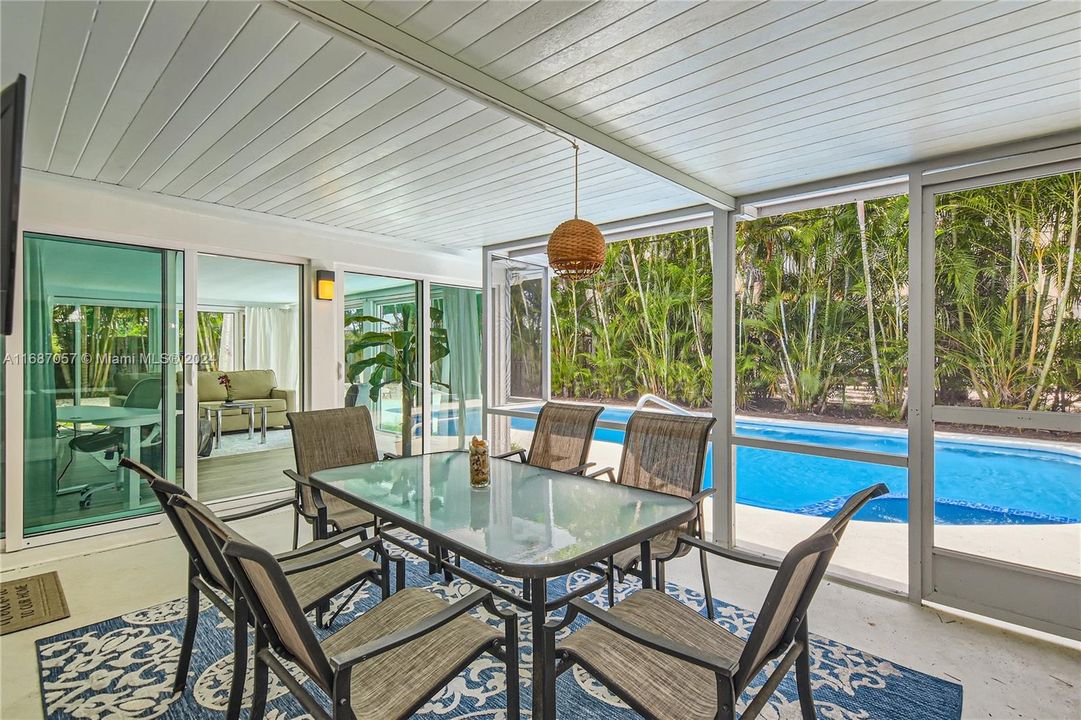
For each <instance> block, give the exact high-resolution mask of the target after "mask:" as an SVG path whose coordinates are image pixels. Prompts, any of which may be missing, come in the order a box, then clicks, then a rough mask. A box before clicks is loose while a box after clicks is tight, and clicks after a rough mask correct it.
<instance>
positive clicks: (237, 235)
mask: <svg viewBox="0 0 1081 720" xmlns="http://www.w3.org/2000/svg"><path fill="white" fill-rule="evenodd" d="M19 225H20V231H21V232H46V233H53V234H58V235H68V236H71V237H80V238H87V239H91V240H110V241H116V242H130V243H145V244H151V245H164V246H168V247H176V248H180V249H184V248H187V249H194V250H198V251H207V252H215V253H221V254H231V255H245V256H250V257H255V258H264V259H282V260H300V261H306V262H309V263H310V264H311V267H312V270H313V272H314V270H318V269H333V268H334V266H335V264H338V265H339V266H341V265H349V266H354V267H355V268H356V269H358V270H362V271H364V272H370V273H374V274H389V275H401V276H405V277H411V278H420V277H424V278H430V279H432V280H434V281H437V282H446V283H452V284H458V285H476V286H479V285H480V279H481V258H480V253H479V252H476V253H466V254H452V253H446V252H441V251H440V250H438V249H437V248H430V247H426V246H422V245H420V244H417V243H410V242H408V241H399V240H392V239H389V238H381V237H376V236H371V235H366V234H362V233H355V232H346V231H341V230H338V229H336V228H331V227H326V226H321V225H317V224H315V223H308V222H303V221H296V220H290V219H286V218H277V217H274V216H270V215H265V214H262V213H255V212H249V211H244V210H235V209H232V208H226V207H222V206H219V205H214V204H211V203H203V202H196V201H189V200H180V199H176V198H170V197H167V196H163V195H156V194H151V193H144V192H139V191H134V190H128V189H126V188H120V187H115V186H111V185H105V184H102V183H97V182H91V181H86V180H75V179H71V178H67V177H61V176H56V175H50V174H48V173H42V172H37V171H33V170H24V171H23V183H22V188H21V200H20V212H19ZM311 285H312V283H311V282H308V286H309V290H308V291H309V292H312V290H311ZM341 287H342V279H341V278H340V277H339V282H338V288H339V292H340V290H341ZM20 306H21V301H19V302H18V303H17V307H20ZM338 313H339V305H338V303H334V302H324V301H319V300H312V302H311V315H310V317H309V318H308V327H309V328H310V337H311V350H310V355H309V359H308V364H309V368H310V371H311V372H310V376H311V386H310V392H309V403H310V407H311V408H324V407H333V406H335V405H337V404H339V403H340V401H341V398H340V397H339V395H340V394H341V381H340V380H338V379H337V371H338V361H339V357H338V355H339V338H338V335H339V333H340V332H341V319H340V318H339V316H338Z"/></svg>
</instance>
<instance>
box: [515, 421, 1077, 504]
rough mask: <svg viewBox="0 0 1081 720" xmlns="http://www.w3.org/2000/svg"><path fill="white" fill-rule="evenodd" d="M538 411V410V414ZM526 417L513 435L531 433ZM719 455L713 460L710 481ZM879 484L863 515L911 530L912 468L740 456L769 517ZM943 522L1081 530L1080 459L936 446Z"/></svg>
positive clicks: (1011, 445)
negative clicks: (883, 491) (881, 490)
mask: <svg viewBox="0 0 1081 720" xmlns="http://www.w3.org/2000/svg"><path fill="white" fill-rule="evenodd" d="M531 410H534V411H535V410H539V408H531ZM631 412H632V411H631V410H630V409H629V408H606V409H605V411H604V412H603V413H602V414H601V419H602V420H609V421H613V422H626V420H627V418H629V417H630V414H631ZM533 426H534V423H533V421H532V420H529V419H527V418H513V419H512V421H511V427H512V428H514V429H517V430H532V429H533ZM736 432H737V434H739V435H742V436H744V437H752V438H766V439H770V440H784V441H789V442H798V443H804V444H809V445H819V446H826V447H835V448H846V449H852V450H868V451H874V452H880V453H889V454H893V455H899V456H902V457H903V456H904V455H906V453H907V450H908V436H907V434H906V433H905V432H904V431H903V430H892V429H873V430H871V429H865V428H850V427H838V428H835V427H828V426H824V425H820V424H818V423H803V422H796V421H780V420H777V421H774V420H759V419H748V418H745V419H739V420H737V421H736ZM593 437H594V440H596V441H600V442H611V443H622V442H623V430H622V429H619V430H617V429H610V428H598V429H597V431H596V432H595V433H594V435H593ZM712 460H713V458H712V451H711V452H710V454H709V455H708V456H707V458H706V487H709V485H710V482H711V477H712V475H711V468H712V464H713V462H712ZM876 482H882V483H885V484H886V486H887V487H889V489H890V492H889V494H888V495H884V496H882V497H880V498H876V499H875V500H873V501H871V502H870V503H868V505H867V506H866V507H864V509H863V510H861V511H860V513H859V514H858V515H857V516H856V517H857V518H858V519H860V520H869V521H876V522H907V521H908V471H907V470H906V469H905V468H903V467H893V466H890V465H875V464H871V463H862V462H855V461H851V460H840V459H837V458H825V457H816V456H813V455H802V454H796V453H789V452H781V451H777V450H764V449H760V448H751V447H742V446H740V447H738V448H737V449H736V502H738V503H741V504H745V505H751V506H754V507H760V508H767V509H770V510H783V511H785V512H792V513H799V514H801V515H815V516H827V515H831V514H832V513H833V512H834V511H835V510H837V509H838V508H839V507H840V506H841V504H842V503H843V502H844V500H845V499H846V498H847V497H848V496H849V495H850V494H851V493H853V492H855V491H856V490H859V489H860V488H863V487H867V486H868V485H871V484H874V483H876ZM935 493H936V498H935V522H936V523H938V524H944V525H1007V524H1010V525H1013V524H1066V523H1077V522H1081V452H1077V451H1075V450H1071V449H1070V448H1067V447H1063V448H1062V449H1061V450H1060V449H1058V448H1055V447H1052V446H1048V444H1046V443H1044V444H1039V443H1024V442H1016V441H999V440H997V439H995V438H987V439H986V440H984V439H982V438H970V437H968V436H960V437H958V438H952V437H951V438H943V439H939V440H936V442H935Z"/></svg>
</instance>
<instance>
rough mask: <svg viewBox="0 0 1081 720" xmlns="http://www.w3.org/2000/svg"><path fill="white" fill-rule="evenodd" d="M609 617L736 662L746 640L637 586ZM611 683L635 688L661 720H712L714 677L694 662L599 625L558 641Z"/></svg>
mask: <svg viewBox="0 0 1081 720" xmlns="http://www.w3.org/2000/svg"><path fill="white" fill-rule="evenodd" d="M609 612H610V614H611V615H613V616H615V617H617V618H619V619H620V620H622V621H624V622H626V623H630V624H632V625H635V626H637V627H638V628H641V629H642V630H646V631H649V632H651V633H654V634H656V635H660V636H661V637H664V638H669V639H671V640H676V641H679V642H681V643H683V644H684V645H688V646H691V647H696V648H700V649H701V650H704V651H706V652H709V653H712V654H714V655H716V656H718V657H719V658H721V659H723V660H725V661H733V662H734V661H737V660H739V657H740V655H741V654H742V653H743V648H744V646H745V645H746V643H745V642H744V641H743V640H741V639H740V638H738V637H736V636H735V635H733V634H732V633H730V632H728V631H727V630H725V629H724V628H722V627H720V626H718V625H715V624H714V623H712V622H710V621H709V620H707V619H706V618H704V617H702V616H701V615H699V614H698V613H696V612H695V611H694V610H692V609H691V608H689V607H687V606H686V605H684V604H683V603H681V602H679V601H678V600H675V599H673V598H671V597H669V596H667V595H665V594H664V593H661V592H657V591H656V590H640V591H638V592H636V593H634V594H633V595H631V596H630V597H629V598H627V599H626V600H623V601H622V602H620V603H617V604H616V605H615V606H614V607H612V609H611V610H610V611H609ZM559 648H560V649H561V650H569V651H570V652H572V653H573V654H574V655H575V656H576V658H577V659H578V660H579V662H580V663H581V664H582V665H583V667H585V668H586V669H587V670H589V671H590V672H591V673H592V674H594V675H595V676H597V678H598V679H599V680H601V681H602V682H603V683H605V684H606V685H608V686H610V687H614V688H626V689H633V696H634V699H635V700H636V701H637V702H639V703H640V704H641V705H642V707H643V708H644V709H646V710H648V711H649V712H650V714H651V715H652V716H654V717H656V718H659V720H713V718H715V717H716V716H717V680H716V676H715V675H714V674H713V673H712V672H710V671H709V670H706V669H704V668H700V667H698V666H697V665H692V664H691V663H688V662H684V661H683V660H678V659H676V658H674V657H672V656H671V655H666V654H665V653H662V652H658V651H656V650H651V649H649V648H646V647H644V646H643V645H640V644H638V643H636V642H634V641H633V640H629V639H627V638H626V637H624V636H623V635H620V634H619V633H616V632H613V631H612V630H609V629H608V628H606V627H603V626H602V625H600V624H599V623H589V624H588V625H586V626H585V627H583V628H581V629H580V630H577V631H575V632H574V633H573V634H571V636H570V637H568V638H567V639H566V640H564V641H563V642H562V643H560V644H559Z"/></svg>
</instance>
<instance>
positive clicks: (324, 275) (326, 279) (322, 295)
mask: <svg viewBox="0 0 1081 720" xmlns="http://www.w3.org/2000/svg"><path fill="white" fill-rule="evenodd" d="M315 297H316V299H318V300H333V299H334V271H333V270H316V271H315Z"/></svg>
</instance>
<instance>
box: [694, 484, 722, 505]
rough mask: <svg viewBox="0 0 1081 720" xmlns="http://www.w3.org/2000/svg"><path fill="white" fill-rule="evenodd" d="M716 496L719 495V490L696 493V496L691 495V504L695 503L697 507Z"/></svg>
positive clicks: (711, 489)
mask: <svg viewBox="0 0 1081 720" xmlns="http://www.w3.org/2000/svg"><path fill="white" fill-rule="evenodd" d="M716 494H717V488H706V489H705V490H703V491H702V492H698V493H695V494H694V495H691V502H693V503H694V504H695V505H697V504H698V503H700V502H702V501H703V500H705V499H706V498H708V497H711V496H713V495H716Z"/></svg>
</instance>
